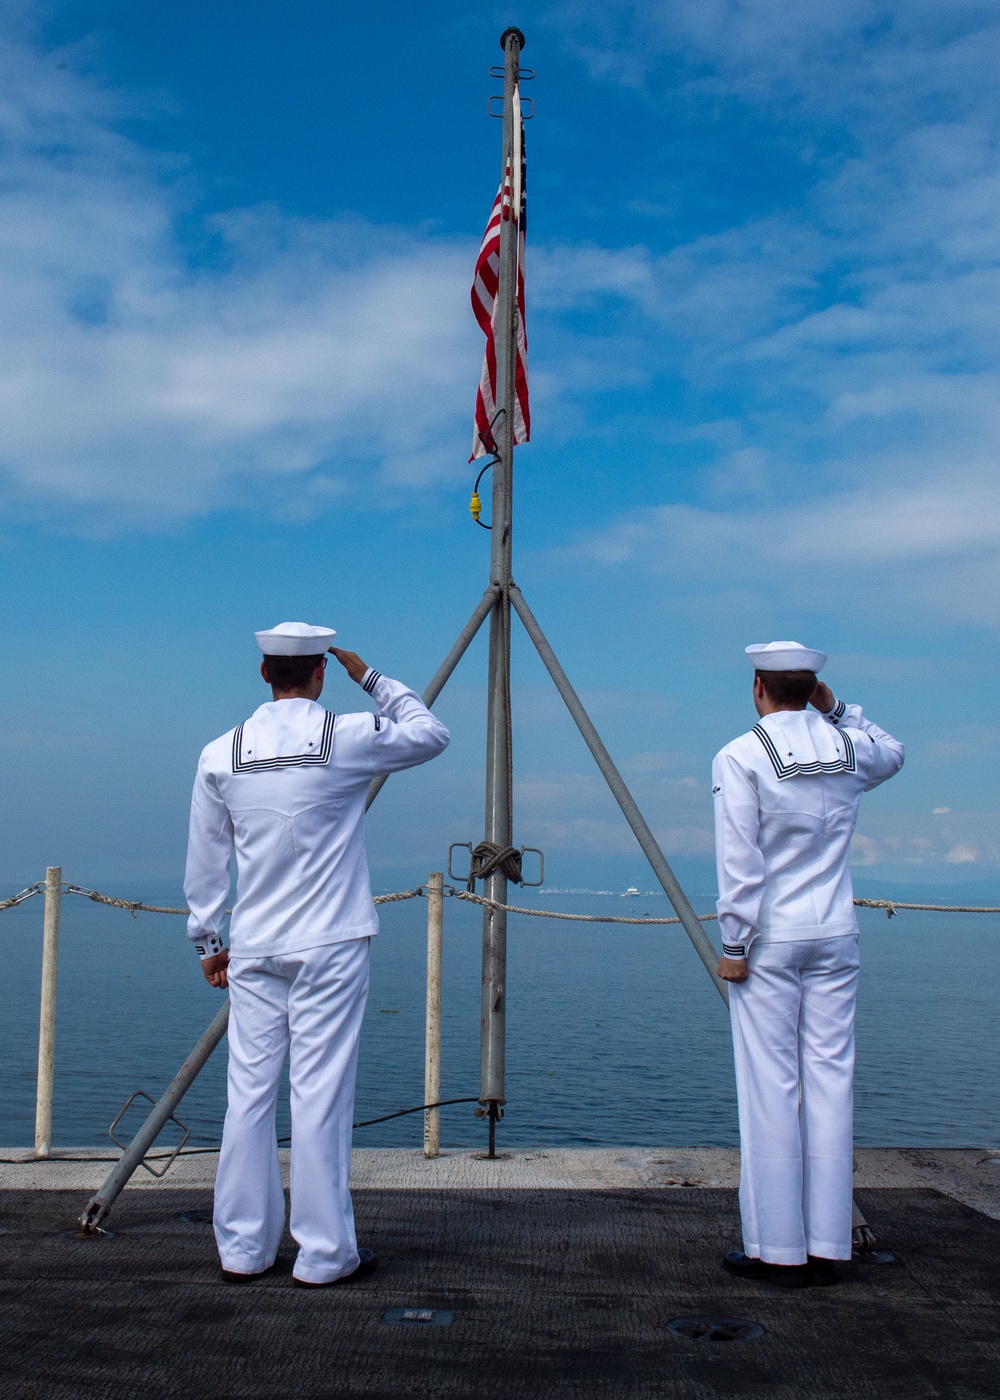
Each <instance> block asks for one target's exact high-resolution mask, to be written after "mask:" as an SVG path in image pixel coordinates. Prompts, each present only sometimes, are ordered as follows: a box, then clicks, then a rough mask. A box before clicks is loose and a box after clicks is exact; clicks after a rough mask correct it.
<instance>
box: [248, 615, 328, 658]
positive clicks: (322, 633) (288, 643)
mask: <svg viewBox="0 0 1000 1400" xmlns="http://www.w3.org/2000/svg"><path fill="white" fill-rule="evenodd" d="M336 635H337V634H336V632H335V631H334V630H333V628H332V627H312V626H310V624H309V623H308V622H279V623H278V625H277V627H269V628H268V629H267V631H266V632H255V633H254V636H255V637H256V638H257V645H258V646H259V647H260V649H261V651H262V652H263V653H264V655H265V656H319V655H321V653H323V652H325V651H327V650H328V649H329V647H330V643H331V642H332V641H333V639H334V637H335V636H336Z"/></svg>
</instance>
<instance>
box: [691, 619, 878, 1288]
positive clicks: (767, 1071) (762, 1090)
mask: <svg viewBox="0 0 1000 1400" xmlns="http://www.w3.org/2000/svg"><path fill="white" fill-rule="evenodd" d="M746 654H747V657H748V658H749V660H750V664H751V665H752V666H753V667H754V681H753V702H754V706H755V707H756V710H757V714H758V715H759V716H760V722H759V724H756V725H754V727H753V729H752V730H751V731H750V732H749V733H748V734H744V735H742V736H741V737H740V738H739V739H734V740H733V742H732V743H731V744H727V745H726V747H725V748H724V749H723V750H722V751H721V752H720V753H719V754H718V755H717V756H716V759H715V762H714V764H713V767H712V792H713V795H714V798H715V834H716V861H717V865H718V876H719V902H718V910H719V923H720V926H721V929H722V949H723V956H722V960H721V961H720V963H719V976H720V977H723V978H725V979H726V981H728V982H730V983H731V984H732V985H731V987H730V1000H729V1005H730V1012H731V1017H732V1028H733V1050H734V1058H735V1062H736V1090H737V1097H738V1100H739V1120H740V1150H741V1167H740V1214H741V1217H742V1225H743V1253H739V1252H734V1253H732V1254H728V1255H727V1256H726V1258H725V1260H724V1265H725V1267H726V1268H727V1269H728V1270H729V1271H730V1272H731V1273H734V1274H738V1275H742V1276H743V1277H749V1278H760V1279H764V1280H766V1281H767V1282H770V1283H777V1284H780V1285H782V1286H784V1287H804V1286H806V1285H808V1284H811V1283H823V1282H831V1281H833V1279H834V1277H835V1272H836V1270H835V1264H834V1262H833V1261H836V1260H842V1259H850V1257H851V1215H852V1212H851V1172H852V1161H853V1082H854V1006H855V997H856V992H857V983H858V922H857V918H856V916H855V913H854V902H853V901H854V890H853V887H852V885H851V875H850V871H849V870H848V855H849V851H850V844H851V837H852V836H853V834H854V827H855V824H856V822H857V818H858V806H859V803H860V800H861V794H862V793H864V792H868V791H869V790H870V789H871V788H874V787H877V786H878V785H879V783H883V782H885V780H886V779H887V778H891V777H892V776H893V774H894V773H897V772H898V771H899V769H900V768H901V767H902V765H903V746H902V744H900V743H899V742H898V741H897V740H896V739H894V738H893V737H892V736H891V735H890V734H886V733H885V731H884V730H882V729H879V727H878V725H876V724H873V723H872V722H871V720H868V719H865V717H864V716H863V715H862V713H861V708H860V706H858V705H845V704H844V703H843V701H837V700H835V699H834V696H833V693H832V692H831V691H830V689H829V688H828V687H827V686H826V685H824V684H823V683H822V682H821V681H817V679H816V673H817V671H819V670H820V669H821V668H822V667H823V666H824V665H825V664H826V660H827V658H826V656H825V654H824V653H823V652H821V651H813V650H811V649H810V648H808V647H804V646H801V645H800V644H799V643H798V642H769V643H768V644H767V645H766V646H765V645H757V646H749V647H747V649H746ZM807 704H812V706H813V707H814V708H813V710H808V709H807V708H806V706H807ZM800 1091H801V1107H800Z"/></svg>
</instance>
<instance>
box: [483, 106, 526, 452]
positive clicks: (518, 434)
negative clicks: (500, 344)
mask: <svg viewBox="0 0 1000 1400" xmlns="http://www.w3.org/2000/svg"><path fill="white" fill-rule="evenodd" d="M519 107H520V103H517V108H519ZM514 132H515V138H514V141H515V145H514V159H513V161H511V160H509V159H508V161H507V168H506V170H505V171H504V178H503V183H502V184H501V186H500V188H499V190H497V197H496V199H495V200H494V201H493V208H492V210H491V212H490V219H489V223H488V224H487V225H486V232H485V233H484V234H483V241H482V245H481V247H480V249H479V257H478V258H477V259H476V275H475V278H474V280H473V283H472V310H473V312H474V313H475V317H476V320H477V321H478V322H479V326H480V329H481V330H482V332H483V334H484V335H485V336H486V353H485V355H484V356H483V372H482V376H481V377H480V380H479V392H478V393H477V394H476V422H475V428H474V430H473V435H472V456H471V457H470V458H469V461H470V462H474V461H475V459H476V458H477V457H485V456H486V454H487V453H495V452H496V442H495V439H494V436H493V434H494V429H495V426H496V424H495V421H494V420H495V419H496V416H497V406H496V394H497V351H496V330H497V312H498V307H497V288H498V286H499V282H500V224H501V222H502V221H504V220H510V219H513V220H514V221H515V222H516V224H517V313H516V319H517V328H516V344H517V364H516V367H515V371H514V442H515V443H522V442H528V441H529V439H530V437H531V414H530V412H529V409H528V339H527V336H526V334H525V329H524V244H525V234H526V227H525V225H526V223H527V197H526V191H525V160H524V137H523V134H522V131H521V121H520V111H519V110H516V111H515V121H514ZM512 167H513V169H512ZM512 177H513V178H512Z"/></svg>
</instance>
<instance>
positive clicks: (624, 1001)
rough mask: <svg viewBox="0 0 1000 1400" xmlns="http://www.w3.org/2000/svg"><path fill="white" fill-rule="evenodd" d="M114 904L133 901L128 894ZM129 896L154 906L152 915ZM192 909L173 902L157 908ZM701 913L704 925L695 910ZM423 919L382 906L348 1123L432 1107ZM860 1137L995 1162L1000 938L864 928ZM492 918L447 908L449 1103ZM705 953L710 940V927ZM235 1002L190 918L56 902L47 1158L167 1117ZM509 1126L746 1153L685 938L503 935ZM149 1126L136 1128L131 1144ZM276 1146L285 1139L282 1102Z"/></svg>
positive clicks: (462, 1114) (468, 1127) (25, 959)
mask: <svg viewBox="0 0 1000 1400" xmlns="http://www.w3.org/2000/svg"><path fill="white" fill-rule="evenodd" d="M116 893H121V892H120V891H116ZM127 893H128V894H129V897H136V898H138V897H140V896H139V895H138V894H136V895H134V896H133V895H132V892H127ZM141 897H144V898H145V899H147V900H152V901H153V902H160V901H162V902H165V903H182V902H183V901H182V900H180V899H179V897H178V894H177V892H176V891H168V892H164V891H150V890H146V891H145V892H143V894H142V896H141ZM514 902H516V903H521V904H531V905H533V906H534V907H538V908H544V909H553V908H558V909H564V910H568V911H571V912H574V913H605V914H607V913H613V914H626V913H627V914H631V915H640V916H641V915H647V914H648V915H652V916H659V917H662V916H664V915H665V914H667V913H668V912H669V911H668V910H667V906H666V900H665V898H663V897H662V896H648V897H640V898H638V899H636V898H621V897H618V896H602V895H594V894H589V895H548V896H540V895H534V896H532V895H531V894H530V893H528V892H520V891H519V892H517V894H516V897H515V900H514ZM695 905H696V908H698V910H699V912H707V911H708V910H710V909H711V908H712V901H711V900H709V899H703V900H696V901H695ZM426 907H427V906H426V903H425V902H424V901H423V900H414V901H411V902H409V903H407V904H395V905H389V906H384V907H383V909H382V911H381V920H382V933H381V935H380V937H379V938H377V939H376V940H375V941H374V942H373V945H372V991H371V999H370V1001H369V1006H368V1013H367V1019H366V1025H365V1034H364V1040H363V1044H362V1052H361V1064H360V1070H359V1076H358V1097H357V1110H356V1117H357V1118H358V1119H363V1118H374V1117H377V1116H379V1115H380V1114H383V1113H390V1112H392V1111H393V1110H395V1109H398V1108H406V1107H409V1106H410V1105H415V1104H420V1103H421V1102H422V1098H423V1014H424V1013H423V1008H424V965H425V956H426V951H425V950H426V944H425V938H426V925H425V919H426ZM860 917H861V927H862V964H863V971H862V983H861V994H860V1004H859V1011H858V1034H857V1038H858V1071H857V1096H856V1134H857V1141H858V1143H859V1144H861V1145H869V1146H899V1145H905V1144H926V1145H929V1144H937V1145H946V1146H996V1145H997V1144H998V1143H1000V1131H998V1130H1000V1113H998V1096H997V1090H996V1066H997V1058H998V1050H1000V1015H998V1010H1000V1005H998V1003H1000V996H998V991H997V979H996V978H995V976H993V975H992V972H991V971H990V969H992V968H993V966H994V965H995V961H996V956H997V949H998V947H1000V918H995V917H992V916H986V915H965V916H961V915H946V914H919V913H903V914H900V915H898V916H897V917H896V918H895V919H893V920H892V921H891V922H890V921H888V920H887V919H886V917H885V915H884V914H882V913H881V912H870V911H862V912H861V916H860ZM41 920H42V900H41V898H37V899H34V900H31V901H29V902H28V903H26V904H24V905H21V906H18V907H17V908H15V909H12V910H9V911H7V912H4V913H0V974H2V982H0V985H2V989H3V990H2V996H3V1006H4V1009H3V1015H2V1017H0V1057H2V1064H3V1067H4V1068H3V1075H2V1095H3V1096H2V1100H0V1142H2V1143H3V1144H5V1145H7V1146H18V1145H27V1144H30V1143H31V1142H32V1140H33V1135H34V1094H35V1069H36V1055H37V1034H38V987H39V971H40V961H41ZM481 927H482V925H481V917H480V914H479V911H478V910H476V909H474V908H472V907H470V906H468V905H464V904H462V903H460V902H459V901H458V900H454V899H451V900H447V901H446V903H445V954H444V956H445V975H444V1027H443V1051H442V1060H443V1069H442V1079H443V1090H442V1096H443V1097H445V1098H453V1097H454V1098H457V1097H460V1096H464V1095H474V1094H476V1093H477V1092H478V1085H479V985H480V968H479V964H480V938H481ZM709 930H710V932H714V930H713V926H712V925H709ZM220 998H221V994H220V993H218V992H215V991H213V990H212V989H211V988H210V987H208V986H207V985H206V983H205V982H204V980H203V979H202V977H201V974H200V970H199V967H198V960H197V957H196V955H195V954H194V952H193V951H192V949H191V947H190V945H189V943H188V942H187V940H186V938H185V935H184V921H183V919H180V918H176V917H168V916H160V915H154V914H142V915H139V917H138V918H132V917H131V916H130V915H129V914H127V913H125V912H123V911H119V910H114V909H108V908H102V907H99V906H95V905H93V904H91V903H89V902H88V901H86V900H83V899H80V898H74V897H71V896H66V897H65V898H64V900H63V925H62V948H61V959H60V980H59V1013H58V1038H57V1045H56V1088H55V1110H54V1140H55V1144H56V1145H57V1146H60V1145H63V1146H67V1145H81V1144H96V1143H100V1142H102V1141H106V1140H107V1138H106V1133H107V1128H108V1124H109V1123H110V1122H111V1120H112V1118H113V1117H114V1116H115V1114H116V1112H117V1111H118V1108H119V1107H120V1105H121V1104H122V1102H123V1101H124V1099H125V1098H126V1097H127V1095H128V1094H130V1093H131V1092H132V1090H134V1089H145V1090H146V1091H147V1092H148V1093H150V1094H152V1095H153V1096H154V1097H155V1096H157V1095H158V1094H159V1093H160V1092H161V1091H162V1090H163V1088H164V1087H165V1086H166V1084H167V1083H168V1081H169V1080H170V1079H171V1077H172V1076H173V1074H174V1073H175V1071H176V1070H177V1069H178V1067H179V1066H180V1064H181V1062H182V1061H183V1059H184V1058H185V1056H186V1055H187V1053H188V1051H189V1050H190V1049H191V1047H192V1046H193V1045H194V1043H195V1041H196V1040H197V1039H198V1036H199V1035H200V1034H201V1032H202V1031H203V1030H204V1028H205V1027H206V1025H207V1024H208V1022H209V1021H210V1020H211V1018H212V1016H213V1014H214V1012H215V1010H216V1009H217V1007H218V1005H219V1003H220ZM507 1050H508V1073H507V1097H508V1100H509V1105H508V1109H507V1116H506V1118H505V1120H504V1122H503V1124H502V1125H501V1127H500V1130H499V1132H500V1140H501V1142H502V1143H505V1144H508V1145H510V1146H520V1145H532V1144H549V1145H558V1144H577V1145H608V1146H614V1145H623V1144H629V1145H660V1146H665V1145H674V1146H677V1145H694V1144H701V1145H718V1146H726V1145H730V1144H735V1143H736V1142H737V1128H736V1101H735V1092H734V1087H733V1067H732V1051H731V1048H730V1042H729V1032H728V1018H727V1016H726V1014H725V1011H724V1008H723V1006H722V1003H721V1001H720V999H719V997H718V994H717V993H716V992H715V990H714V988H713V987H712V985H711V983H710V982H709V979H708V977H707V976H706V975H705V971H704V969H703V967H702V965H701V963H700V962H699V960H698V958H697V957H696V956H695V954H694V951H693V950H692V948H691V946H690V944H689V943H688V941H687V938H686V937H685V935H684V934H683V933H682V932H681V931H680V930H678V929H677V928H676V927H674V928H670V927H667V928H662V927H661V928H636V927H627V926H622V925H618V926H616V925H613V924H576V923H560V922H557V921H555V920H549V919H534V918H527V917H516V916H513V917H512V918H511V920H510V926H509V953H508V1022H507ZM224 1105H225V1045H224V1044H223V1046H221V1047H220V1049H219V1050H218V1051H217V1052H216V1054H215V1056H213V1058H212V1060H210V1062H209V1064H208V1065H207V1066H206V1068H205V1070H204V1071H203V1072H202V1074H201V1076H200V1077H199V1079H198V1080H197V1081H196V1083H195V1085H194V1086H193V1088H192V1089H191V1090H190V1092H189V1093H188V1095H187V1098H186V1099H185V1100H184V1102H183V1104H182V1105H181V1107H180V1109H179V1116H180V1117H181V1118H182V1119H183V1121H184V1122H185V1123H187V1124H188V1125H189V1126H190V1128H191V1130H192V1140H193V1141H194V1142H198V1143H206V1144H207V1143H215V1142H218V1140H219V1136H220V1131H221V1125H222V1117H223V1112H224ZM473 1108H474V1106H473V1105H471V1104H468V1105H461V1106H458V1107H454V1108H449V1109H445V1110H443V1112H442V1141H443V1142H444V1143H445V1144H446V1145H451V1146H467V1145H473V1144H480V1143H482V1142H483V1140H484V1136H485V1129H484V1127H483V1125H482V1124H481V1123H480V1122H479V1121H478V1120H477V1119H476V1118H475V1117H474V1116H473ZM138 1121H139V1115H138V1110H137V1111H136V1116H135V1118H134V1119H132V1120H130V1122H131V1125H132V1127H133V1128H134V1127H135V1126H137V1124H138ZM280 1131H281V1132H282V1133H286V1132H287V1131H288V1111H287V1102H284V1103H283V1106H282V1109H281V1114H280ZM355 1140H356V1142H357V1143H358V1145H361V1146H382V1147H399V1146H417V1145H419V1144H420V1142H421V1140H422V1116H421V1115H420V1114H414V1115H412V1116H411V1117H409V1118H401V1119H396V1120H395V1121H394V1122H390V1123H386V1124H382V1125H380V1126H377V1127H372V1128H363V1129H359V1130H358V1131H357V1133H356V1139H355Z"/></svg>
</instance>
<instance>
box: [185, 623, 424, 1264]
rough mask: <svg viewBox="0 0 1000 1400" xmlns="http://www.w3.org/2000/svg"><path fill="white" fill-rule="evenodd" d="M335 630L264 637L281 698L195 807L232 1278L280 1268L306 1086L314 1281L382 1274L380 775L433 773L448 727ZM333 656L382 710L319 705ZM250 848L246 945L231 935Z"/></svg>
mask: <svg viewBox="0 0 1000 1400" xmlns="http://www.w3.org/2000/svg"><path fill="white" fill-rule="evenodd" d="M335 635H336V633H335V632H333V631H332V630H331V629H330V628H325V627H312V626H309V625H308V624H306V623H301V622H286V623H282V624H281V625H280V626H278V627H275V628H272V629H270V630H269V631H267V632H258V633H257V634H256V637H257V642H258V644H259V645H260V649H261V651H262V652H263V653H264V660H263V662H262V663H261V668H260V669H261V675H262V676H263V678H264V680H265V681H267V682H268V683H269V684H270V685H271V689H272V694H273V696H274V699H273V701H270V702H269V703H267V704H265V705H261V706H260V708H259V709H258V710H256V711H255V712H254V713H253V714H252V715H251V716H250V718H249V719H247V720H244V722H243V723H242V724H241V725H239V726H238V728H236V729H234V730H230V731H229V733H228V734H223V735H222V737H221V738H219V739H216V740H214V741H213V742H212V743H211V744H209V745H208V746H207V747H206V748H205V750H204V751H203V753H202V755H201V759H200V761H199V764H198V773H197V777H196V778H195V784H194V793H193V796H192V799H191V830H190V840H189V844H188V858H187V871H186V874H185V880H184V889H185V893H186V895H187V899H188V903H189V905H190V908H191V917H190V919H189V920H188V936H189V938H190V939H191V940H192V942H193V943H194V944H195V947H196V948H197V950H198V952H199V954H200V955H201V957H202V967H203V970H204V973H205V976H206V977H207V979H208V980H209V982H211V983H212V984H213V985H214V986H222V987H224V986H227V985H228V987H229V995H230V1001H231V1014H230V1020H229V1108H228V1112H227V1114H226V1122H225V1128H224V1131H223V1136H222V1151H221V1154H220V1157H219V1169H218V1174H217V1177H216V1183H215V1237H216V1241H217V1243H218V1247H219V1257H220V1260H221V1263H222V1270H223V1276H224V1278H226V1279H227V1281H229V1282H234V1283H238V1282H243V1281H245V1280H247V1279H252V1278H255V1277H258V1276H259V1275H260V1274H262V1273H266V1272H267V1271H268V1270H269V1269H270V1268H272V1267H273V1265H274V1262H275V1258H276V1255H277V1252H278V1246H279V1244H280V1241H281V1236H282V1233H283V1230H284V1225H285V1200H284V1194H283V1192H282V1185H281V1173H280V1170H279V1166H278V1147H277V1140H276V1137H275V1107H276V1102H277V1095H278V1084H279V1080H280V1077H281V1070H282V1066H283V1064H284V1061H285V1058H286V1056H287V1057H288V1058H289V1078H290V1083H291V1115H292V1151H291V1222H290V1228H291V1232H292V1235H293V1237H294V1238H295V1240H296V1241H297V1242H298V1245H299V1254H298V1257H297V1259H296V1262H295V1266H294V1275H293V1276H294V1281H295V1283H297V1284H300V1285H301V1286H304V1287H310V1286H314V1287H315V1286H322V1285H325V1284H330V1283H337V1282H340V1281H342V1280H344V1279H346V1278H349V1277H358V1276H360V1275H361V1274H362V1273H367V1272H370V1271H371V1269H372V1268H374V1266H375V1260H374V1256H373V1255H372V1253H371V1251H370V1250H359V1249H358V1246H357V1240H356V1238H355V1232H354V1215H353V1210H352V1206H351V1197H350V1192H349V1190H348V1173H349V1169H350V1156H351V1123H352V1119H353V1110H354V1082H355V1073H356V1068H357V1057H358V1037H359V1033H360V1030H361V1018H362V1015H363V1014H364V1009H365V1000H366V998H367V995H368V947H369V941H370V939H371V937H372V936H373V935H374V934H376V933H377V932H378V917H377V915H376V913H375V907H374V905H373V903H372V896H371V885H370V881H369V876H368V865H367V861H366V857H365V846H364V823H363V818H364V810H365V796H366V794H367V791H368V784H369V783H370V781H371V779H372V777H373V776H374V775H375V774H376V773H391V772H394V771H396V770H397V769H401V768H411V767H413V766H414V765H415V764H418V763H425V762H426V761H427V760H428V759H430V758H434V757H435V756H436V755H437V754H439V753H441V752H442V750H443V749H445V748H446V746H447V744H448V739H449V735H448V731H447V729H445V727H444V725H443V724H441V723H440V721H439V720H437V719H435V718H434V716H433V715H432V714H431V713H430V711H429V710H428V709H427V708H426V706H425V705H424V704H423V702H422V701H421V700H420V698H419V696H417V695H415V694H414V693H413V691H412V690H408V689H407V687H406V686H404V685H401V684H400V682H399V681H392V680H388V679H387V678H386V677H385V676H382V675H380V674H379V673H378V671H373V670H372V669H371V668H370V667H368V666H366V665H365V663H364V662H363V661H361V660H360V658H359V657H357V656H356V655H355V654H354V653H353V652H349V651H339V650H337V649H336V648H334V647H332V646H330V643H331V642H332V640H333V638H334V636H335ZM327 650H329V651H330V652H331V653H332V654H333V655H334V656H335V657H336V658H337V660H338V661H339V662H340V664H341V665H342V666H344V668H345V669H346V670H347V672H348V674H349V675H350V677H351V679H352V680H355V681H357V682H358V683H359V684H360V685H361V687H362V689H363V690H364V691H365V692H366V693H367V694H368V695H370V696H371V697H372V699H373V700H374V701H375V706H376V711H375V713H374V714H370V713H367V712H365V713H361V714H348V715H334V714H330V713H329V712H328V711H327V710H325V709H324V708H323V707H322V706H321V705H320V704H318V703H317V702H318V700H319V696H320V692H321V691H322V689H323V674H324V670H325V666H326V655H325V654H324V653H326V652H327ZM234 850H235V853H236V881H237V884H236V901H235V904H234V906H233V912H232V919H231V922H230V929H229V933H230V947H229V949H228V951H227V950H226V948H225V947H224V944H223V940H222V934H221V927H222V922H223V918H224V915H225V909H226V903H227V900H228V897H229V886H230V860H231V857H232V854H233V851H234Z"/></svg>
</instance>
